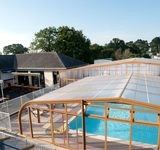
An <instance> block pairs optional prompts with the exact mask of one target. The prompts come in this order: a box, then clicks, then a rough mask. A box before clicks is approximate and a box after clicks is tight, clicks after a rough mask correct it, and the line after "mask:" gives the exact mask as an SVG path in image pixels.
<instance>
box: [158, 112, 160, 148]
mask: <svg viewBox="0 0 160 150" xmlns="http://www.w3.org/2000/svg"><path fill="white" fill-rule="evenodd" d="M158 123H159V131H158V141H157V150H159V143H160V114H158Z"/></svg>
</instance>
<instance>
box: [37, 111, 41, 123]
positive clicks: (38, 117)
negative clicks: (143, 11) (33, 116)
mask: <svg viewBox="0 0 160 150" xmlns="http://www.w3.org/2000/svg"><path fill="white" fill-rule="evenodd" d="M37 119H38V123H40V115H39V109H37Z"/></svg>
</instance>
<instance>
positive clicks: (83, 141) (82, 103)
mask: <svg viewBox="0 0 160 150" xmlns="http://www.w3.org/2000/svg"><path fill="white" fill-rule="evenodd" d="M81 115H82V143H83V150H86V135H85V116H84V101H83V100H82V101H81Z"/></svg>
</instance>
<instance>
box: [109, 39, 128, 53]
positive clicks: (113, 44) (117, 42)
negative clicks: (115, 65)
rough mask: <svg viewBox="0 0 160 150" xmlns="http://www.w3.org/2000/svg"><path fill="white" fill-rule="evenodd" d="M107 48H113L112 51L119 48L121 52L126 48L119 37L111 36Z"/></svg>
mask: <svg viewBox="0 0 160 150" xmlns="http://www.w3.org/2000/svg"><path fill="white" fill-rule="evenodd" d="M107 48H113V49H114V51H116V50H118V49H119V48H121V51H122V52H123V51H124V50H125V48H126V46H125V42H124V41H123V40H121V39H119V38H113V39H112V40H111V41H110V43H109V44H108V45H107Z"/></svg>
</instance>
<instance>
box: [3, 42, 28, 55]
mask: <svg viewBox="0 0 160 150" xmlns="http://www.w3.org/2000/svg"><path fill="white" fill-rule="evenodd" d="M26 52H28V48H26V47H24V46H23V45H22V44H12V45H8V46H5V47H4V48H3V53H4V55H8V54H12V55H15V54H23V53H26Z"/></svg>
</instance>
